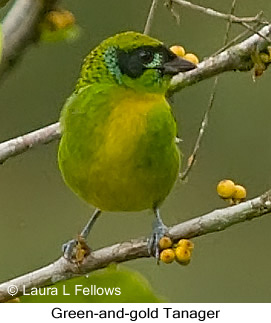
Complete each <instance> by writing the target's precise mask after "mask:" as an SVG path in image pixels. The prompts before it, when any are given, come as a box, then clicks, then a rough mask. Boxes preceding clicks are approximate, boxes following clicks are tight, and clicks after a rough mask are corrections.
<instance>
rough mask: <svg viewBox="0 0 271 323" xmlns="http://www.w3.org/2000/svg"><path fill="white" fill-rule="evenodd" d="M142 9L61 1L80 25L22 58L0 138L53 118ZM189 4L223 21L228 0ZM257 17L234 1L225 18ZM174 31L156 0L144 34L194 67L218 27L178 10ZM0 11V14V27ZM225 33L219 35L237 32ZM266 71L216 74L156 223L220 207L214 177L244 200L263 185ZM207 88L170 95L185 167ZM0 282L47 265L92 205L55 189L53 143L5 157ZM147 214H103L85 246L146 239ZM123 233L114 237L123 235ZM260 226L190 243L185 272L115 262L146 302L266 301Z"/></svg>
mask: <svg viewBox="0 0 271 323" xmlns="http://www.w3.org/2000/svg"><path fill="white" fill-rule="evenodd" d="M150 3H151V1H150V0H148V1H147V0H136V1H134V0H97V1H89V0H77V1H74V0H65V1H62V4H63V6H65V8H67V9H69V10H71V11H72V12H73V13H74V15H75V17H76V19H77V23H78V24H79V25H80V27H81V35H80V37H79V38H78V39H77V40H76V41H75V42H73V43H67V42H59V43H50V44H48V43H43V44H37V45H35V46H33V47H31V48H30V49H28V51H27V53H26V55H25V56H24V58H23V60H22V61H21V63H20V64H19V65H18V66H17V67H16V68H15V69H14V70H13V71H12V73H10V75H9V76H8V78H7V79H6V80H5V82H3V83H1V85H0V98H1V103H0V105H1V108H0V120H1V125H0V140H1V141H5V140H7V139H9V138H13V137H16V136H18V135H20V134H24V133H26V132H29V131H31V130H34V129H37V128H40V127H42V126H45V125H47V124H49V123H52V122H55V121H56V120H57V119H58V116H59V113H60V110H61V108H62V105H63V103H64V102H65V99H66V98H67V97H68V96H69V95H70V93H71V91H72V90H73V87H74V85H75V82H76V79H77V76H78V73H79V70H80V65H81V62H82V59H83V57H84V56H85V55H86V54H87V53H88V52H89V51H90V50H91V49H92V48H93V47H94V46H95V45H97V44H98V43H99V42H100V41H101V40H103V39H104V38H107V37H108V36H109V35H112V34H115V33H117V32H120V31H125V30H136V31H143V28H144V25H145V21H146V18H147V15H148V10H149V7H150ZM197 3H199V4H201V5H204V6H211V7H213V8H216V9H217V10H221V11H223V12H229V10H230V6H231V0H224V1H213V0H209V1H206V0H202V1H197ZM260 10H264V12H265V16H266V18H267V19H269V20H271V2H270V1H269V0H259V1H254V0H238V2H237V8H236V15H239V16H249V15H252V16H254V15H255V14H256V13H258V12H259V11H260ZM178 11H179V12H180V14H181V24H180V25H179V26H178V25H177V24H176V22H175V21H174V19H173V18H172V16H171V14H170V12H169V11H168V10H167V9H166V8H165V7H164V6H163V1H161V3H160V5H159V7H158V9H157V11H156V12H155V19H154V23H153V25H152V29H151V35H152V36H155V37H157V38H159V39H161V40H163V41H164V42H165V43H166V44H167V45H172V44H176V43H177V44H182V45H183V46H184V47H185V48H186V49H187V50H188V51H192V52H194V53H196V54H197V55H198V56H199V57H200V59H203V58H204V57H207V56H209V55H210V54H212V53H214V52H215V51H216V50H217V49H219V48H220V47H221V46H222V43H223V38H224V33H225V27H226V22H225V21H222V20H219V19H216V18H211V17H208V16H205V15H203V14H200V13H198V12H195V11H191V10H189V9H184V8H181V7H179V9H178ZM3 15H4V10H3V11H2V18H3ZM241 31H243V29H242V28H241V27H240V26H233V29H232V32H231V36H233V35H235V34H237V33H240V32H241ZM270 81H271V70H267V71H266V72H265V73H264V75H263V76H262V77H261V78H259V79H258V80H257V82H255V83H254V82H253V81H252V74H251V73H238V72H236V73H234V72H231V73H227V74H224V75H221V78H220V82H219V85H218V89H217V95H216V100H215V105H214V109H213V111H212V115H211V120H210V123H209V127H208V130H207V132H206V135H205V137H204V141H203V144H202V146H201V149H200V153H199V155H198V158H197V163H196V165H195V166H194V168H193V170H192V172H191V174H190V176H189V180H188V182H187V183H177V185H176V187H175V189H174V190H173V191H172V193H171V194H170V196H169V197H168V198H167V200H166V202H165V203H164V205H163V207H162V216H163V218H164V221H165V223H166V224H168V225H173V224H175V223H178V222H181V221H184V220H186V219H190V218H192V217H196V216H199V215H201V214H204V213H206V212H209V211H211V210H213V209H216V208H221V207H225V206H226V203H224V202H223V201H221V200H220V199H219V198H218V197H217V195H216V190H215V188H216V184H217V182H218V181H219V180H221V179H224V178H232V179H233V180H234V181H236V182H238V183H240V184H243V185H245V186H246V187H247V190H248V197H249V198H252V197H254V196H257V195H259V194H261V193H263V192H264V191H265V190H267V189H268V188H270V187H271V127H270V119H271V109H270ZM212 83H213V80H208V81H204V82H200V83H199V84H197V85H194V86H192V87H189V88H186V89H184V90H183V91H182V92H180V93H177V94H176V95H175V96H174V108H173V109H174V114H175V116H176V119H177V121H178V128H179V133H180V137H181V138H182V139H183V142H182V144H181V147H182V151H183V153H184V156H185V158H187V157H188V156H189V153H190V152H191V150H192V147H193V144H194V142H195V139H196V137H197V134H198V128H199V125H200V121H201V118H202V115H203V113H204V111H205V109H206V106H207V104H208V99H209V95H210V91H211V88H212ZM0 205H1V212H0V246H1V247H0V258H1V265H0V281H5V280H7V279H10V278H13V277H15V276H17V275H21V274H23V273H26V272H28V271H31V270H33V269H36V268H38V267H41V266H43V265H46V264H48V263H49V262H51V261H52V260H54V259H56V258H57V257H59V256H60V251H61V245H62V243H64V242H65V241H67V240H69V239H70V238H72V237H74V236H75V235H76V233H78V232H79V231H80V229H81V228H82V226H83V225H84V224H85V223H86V221H87V219H88V218H89V216H90V214H91V212H92V210H93V209H92V208H91V207H90V206H88V205H86V204H85V203H84V202H82V201H81V200H79V199H78V198H77V197H76V196H75V195H74V194H73V193H72V192H71V191H70V190H69V189H68V188H67V187H66V186H65V185H64V183H63V181H62V178H61V176H60V173H59V170H58V166H57V142H54V143H51V144H48V145H44V146H39V147H37V148H35V149H33V150H31V151H29V152H27V153H24V154H22V155H20V156H17V157H15V158H11V159H10V160H8V161H7V162H6V163H5V164H4V165H2V166H1V167H0ZM152 220H153V216H152V215H151V213H150V212H142V213H132V214H110V213H107V214H104V215H103V216H102V217H101V219H99V221H98V223H97V224H96V225H95V228H94V230H93V232H92V235H91V237H90V239H89V242H90V244H91V246H92V247H93V248H94V249H96V248H99V247H102V246H106V245H110V244H113V243H116V242H119V241H124V240H126V239H129V238H135V237H138V236H142V235H147V234H149V232H150V230H151V222H152ZM124 228H125V230H124ZM270 229H271V218H270V216H269V215H266V216H264V217H262V218H259V219H255V220H253V221H250V222H246V223H242V224H239V225H236V226H234V227H231V228H229V229H227V230H226V231H224V232H219V233H214V234H209V235H207V236H203V237H200V238H197V239H194V242H195V251H194V254H193V258H192V261H191V263H190V265H189V266H186V267H182V266H180V265H178V264H176V263H174V264H171V265H165V264H161V265H160V266H157V265H156V264H155V261H154V259H140V260H135V261H131V262H129V263H127V264H126V265H127V266H129V267H131V268H133V269H136V270H138V271H139V272H140V273H141V274H143V275H144V276H145V277H146V278H147V279H148V280H149V282H150V284H151V285H152V287H153V289H154V290H155V291H156V292H157V294H158V295H162V296H163V297H164V298H165V299H166V300H168V301H170V302H270V301H271V280H270V272H271V257H270V247H271V234H270Z"/></svg>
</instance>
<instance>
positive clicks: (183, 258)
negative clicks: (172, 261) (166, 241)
mask: <svg viewBox="0 0 271 323" xmlns="http://www.w3.org/2000/svg"><path fill="white" fill-rule="evenodd" d="M175 257H176V261H177V262H179V263H180V264H182V265H186V264H188V263H189V261H190V259H191V251H190V250H189V249H187V248H184V247H177V248H176V249H175Z"/></svg>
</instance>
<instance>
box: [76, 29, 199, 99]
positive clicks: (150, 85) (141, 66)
mask: <svg viewBox="0 0 271 323" xmlns="http://www.w3.org/2000/svg"><path fill="white" fill-rule="evenodd" d="M195 67H196V66H195V65H194V64H193V63H191V62H189V61H187V60H185V59H182V58H180V57H178V56H176V55H175V54H174V53H173V52H171V51H170V50H169V49H168V48H167V47H165V46H164V45H163V43H161V42H160V41H158V40H157V39H154V38H151V37H149V36H147V35H143V34H140V33H136V32H132V31H130V32H124V33H120V34H117V35H115V36H113V37H110V38H107V39H106V40H104V41H103V42H102V43H101V44H100V45H99V46H97V47H96V48H95V49H94V50H93V51H91V52H90V54H89V55H88V56H87V57H86V59H85V62H84V64H83V67H82V72H81V79H80V80H79V83H78V86H82V85H83V84H87V83H94V82H108V81H109V82H114V83H116V84H118V85H121V86H125V87H128V88H132V89H134V90H138V91H142V92H154V93H155V92H156V93H165V92H166V91H167V89H168V87H169V83H170V80H171V78H172V77H173V76H174V75H176V74H177V73H179V72H185V71H189V70H191V69H194V68H195Z"/></svg>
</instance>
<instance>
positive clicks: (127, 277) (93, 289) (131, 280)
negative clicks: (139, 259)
mask: <svg viewBox="0 0 271 323" xmlns="http://www.w3.org/2000/svg"><path fill="white" fill-rule="evenodd" d="M28 293H29V294H30V293H32V294H33V293H34V294H35V293H38V290H33V289H32V290H31V291H28ZM39 293H40V294H47V295H25V296H22V297H21V298H20V300H21V302H23V303H51V302H59V303H157V302H162V301H163V299H162V298H160V297H158V296H156V295H155V294H154V292H153V290H152V288H151V287H150V285H149V283H148V281H147V280H146V279H145V278H144V277H143V276H142V275H141V274H139V273H138V272H136V271H133V270H131V269H128V268H126V267H123V266H116V265H111V266H109V267H108V268H106V269H102V270H99V271H97V272H95V273H92V274H90V275H89V276H87V277H78V278H73V279H70V280H67V281H64V282H59V283H57V284H55V285H53V286H50V287H47V288H40V289H39ZM65 293H66V294H70V295H64V294H65ZM48 294H49V295H48ZM56 294H57V295H56ZM106 294H107V295H106ZM108 294H109V295H108Z"/></svg>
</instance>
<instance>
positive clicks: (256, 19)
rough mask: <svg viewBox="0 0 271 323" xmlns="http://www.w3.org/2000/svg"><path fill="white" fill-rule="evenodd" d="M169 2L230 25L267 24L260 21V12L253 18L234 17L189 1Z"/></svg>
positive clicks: (175, 0)
mask: <svg viewBox="0 0 271 323" xmlns="http://www.w3.org/2000/svg"><path fill="white" fill-rule="evenodd" d="M170 2H171V3H172V2H174V3H177V4H179V5H181V6H183V7H186V8H190V9H193V10H196V11H199V12H202V13H204V14H206V15H209V16H212V17H216V18H220V19H224V20H228V21H231V22H232V23H237V24H242V23H253V22H260V23H262V24H268V22H266V21H262V20H261V17H262V15H263V12H262V11H261V12H259V13H258V14H257V15H256V16H255V17H236V16H234V15H233V14H226V13H222V12H219V11H217V10H214V9H211V8H205V7H202V6H199V5H196V4H193V3H191V2H189V1H185V0H170Z"/></svg>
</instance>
